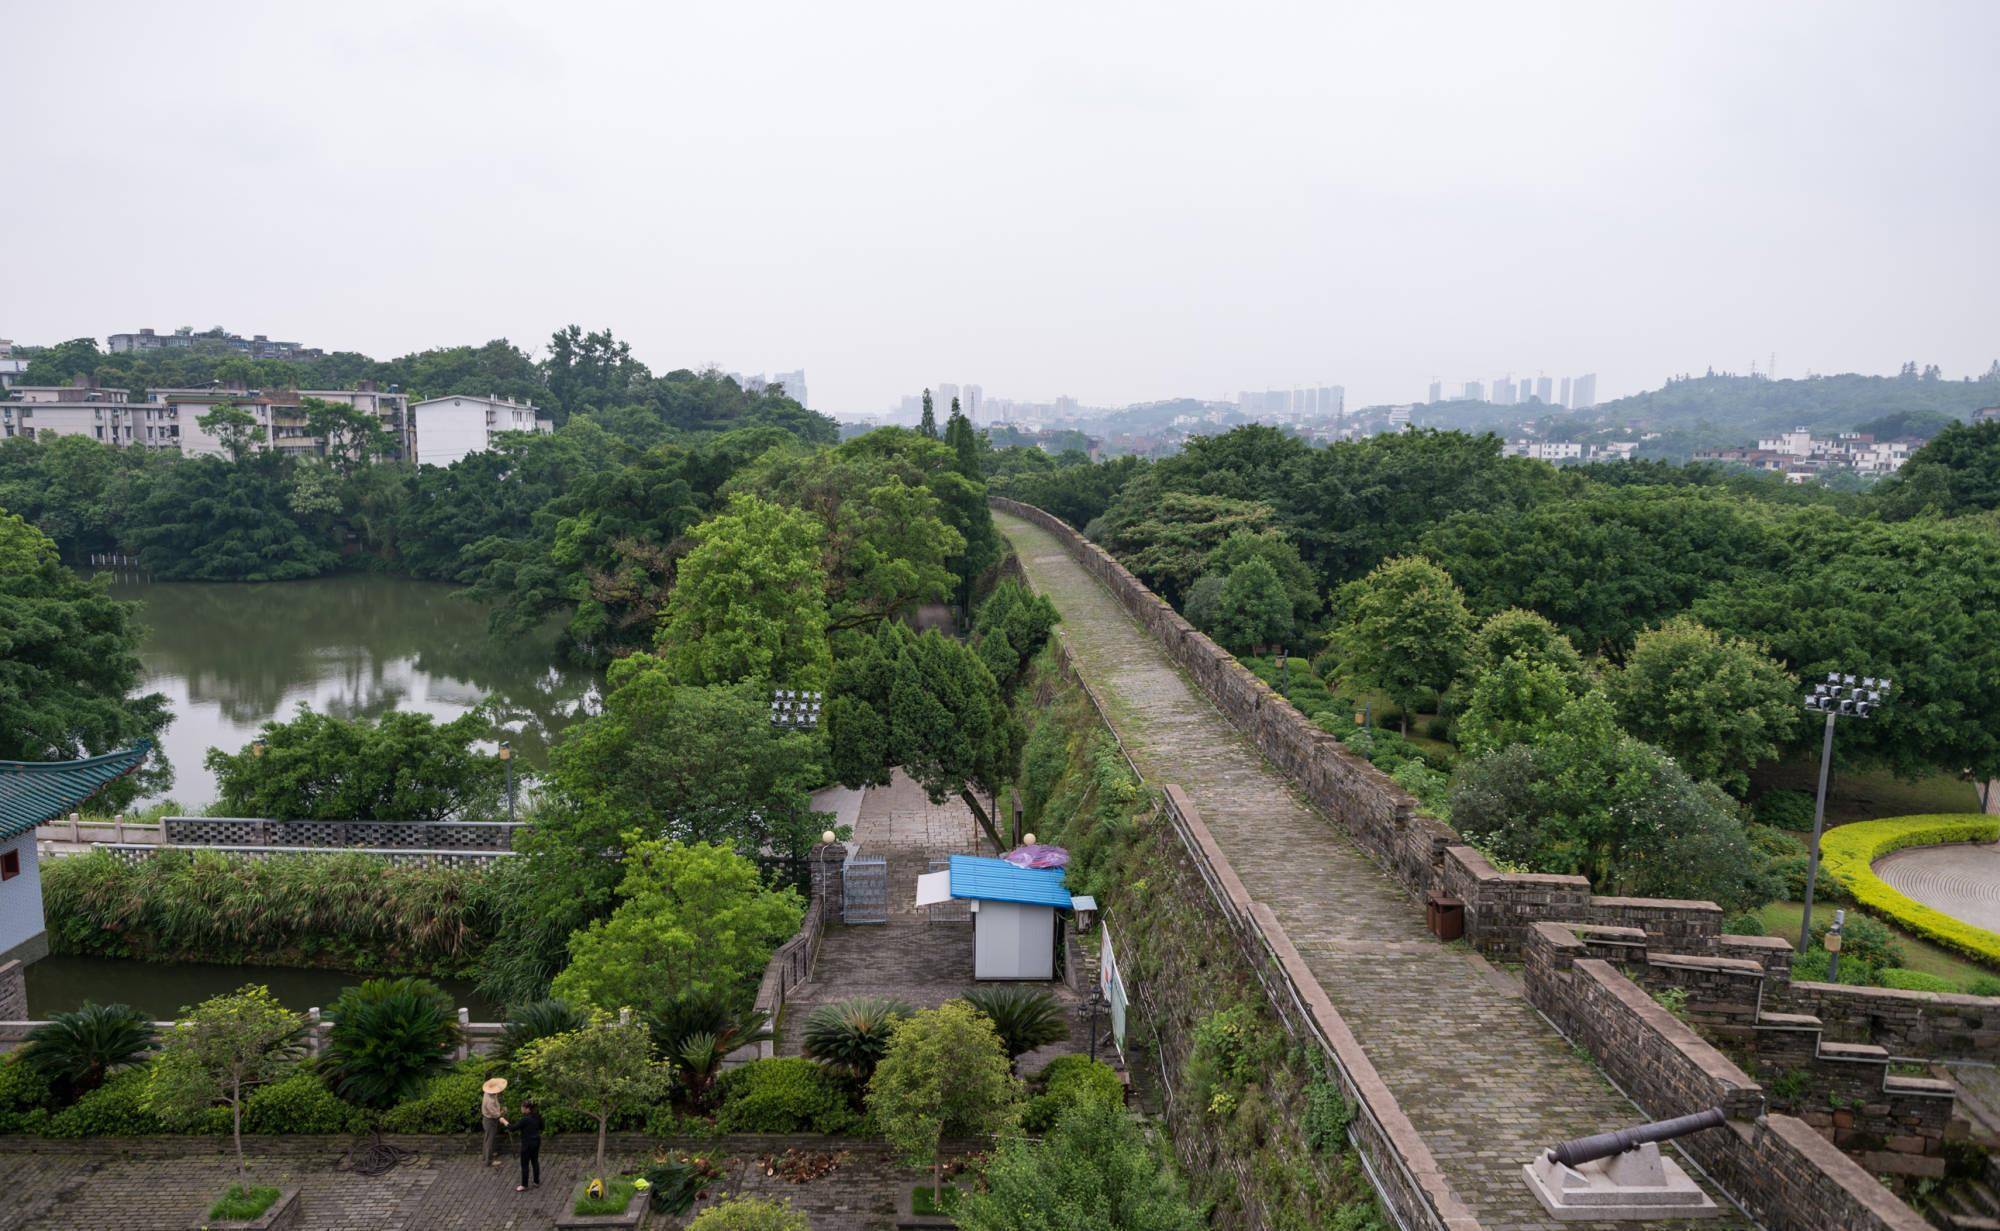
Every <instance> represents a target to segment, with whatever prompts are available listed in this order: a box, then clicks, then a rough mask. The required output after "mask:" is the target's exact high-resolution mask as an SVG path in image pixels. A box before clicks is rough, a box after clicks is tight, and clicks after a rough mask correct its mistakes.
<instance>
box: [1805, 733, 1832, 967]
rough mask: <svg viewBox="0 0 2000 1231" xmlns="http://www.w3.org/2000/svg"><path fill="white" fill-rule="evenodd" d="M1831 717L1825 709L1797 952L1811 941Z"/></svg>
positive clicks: (1824, 820)
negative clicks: (1814, 889) (1823, 734)
mask: <svg viewBox="0 0 2000 1231" xmlns="http://www.w3.org/2000/svg"><path fill="white" fill-rule="evenodd" d="M1833 719H1834V711H1833V710H1832V709H1828V710H1827V711H1826V739H1825V741H1824V742H1822V743H1821V744H1820V749H1819V798H1818V800H1817V801H1816V802H1815V803H1814V804H1813V836H1812V846H1811V847H1809V848H1808V851H1807V856H1806V909H1805V914H1804V915H1803V916H1801V917H1800V919H1799V952H1800V953H1804V952H1805V951H1806V949H1807V948H1808V946H1810V945H1811V943H1812V903H1813V886H1814V885H1815V884H1816V883H1817V882H1818V881H1819V837H1820V831H1821V830H1822V829H1824V828H1825V826H1826V776H1827V770H1828V769H1829V768H1831V767H1832V765H1833Z"/></svg>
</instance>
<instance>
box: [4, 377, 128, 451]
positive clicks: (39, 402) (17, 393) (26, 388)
mask: <svg viewBox="0 0 2000 1231" xmlns="http://www.w3.org/2000/svg"><path fill="white" fill-rule="evenodd" d="M10 392H11V393H12V394H13V400H11V401H6V402H0V439H4V438H6V437H10V436H27V437H37V436H39V437H50V436H86V437H89V438H90V439H92V440H101V441H103V442H104V443H105V444H108V445H120V446H122V445H128V444H131V443H132V425H131V420H130V417H129V415H130V409H131V408H130V406H129V405H128V399H127V395H126V392H125V390H123V389H98V388H95V387H94V386H92V385H91V384H90V383H89V381H88V380H87V379H85V378H82V377H79V378H78V383H76V384H70V385H17V386H15V387H14V388H13V389H12V390H10Z"/></svg>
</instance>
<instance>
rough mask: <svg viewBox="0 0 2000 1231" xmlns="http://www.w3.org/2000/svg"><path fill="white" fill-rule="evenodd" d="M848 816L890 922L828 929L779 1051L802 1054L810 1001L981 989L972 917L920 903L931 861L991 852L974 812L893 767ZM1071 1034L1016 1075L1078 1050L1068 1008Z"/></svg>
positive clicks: (936, 997)
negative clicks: (873, 869)
mask: <svg viewBox="0 0 2000 1231" xmlns="http://www.w3.org/2000/svg"><path fill="white" fill-rule="evenodd" d="M853 823H854V841H855V842H857V843H859V844H860V847H861V851H862V853H863V854H866V855H870V856H876V855H879V856H882V857H883V858H885V859H887V860H888V866H889V921H888V922H887V923H881V924H865V923H864V924H843V923H831V924H829V925H828V926H827V929H826V933H825V935H824V936H823V938H822V939H821V941H820V951H819V957H818V959H817V960H816V961H815V962H814V964H813V971H812V975H811V977H810V978H809V979H808V980H807V981H806V982H805V983H804V984H803V985H802V986H801V987H800V988H799V990H798V991H796V992H794V993H793V994H792V995H791V996H790V997H788V998H787V1000H786V1002H785V1012H784V1017H783V1020H781V1021H780V1022H779V1023H778V1054H779V1055H781V1056H796V1055H798V1054H799V1053H800V1038H801V1034H802V1032H803V1030H804V1027H805V1020H806V1016H807V1015H808V1014H810V1013H811V1012H812V1010H813V1008H814V1007H815V1006H818V1005H822V1004H828V1003H831V1002H833V1001H836V1000H846V999H848V998H850V997H853V996H889V997H894V998H895V999H897V1000H902V1001H905V1002H907V1003H909V1004H911V1005H913V1006H915V1007H917V1008H920V1009H928V1008H934V1007H936V1006H937V1005H940V1004H943V1003H944V1002H945V1001H947V1000H950V999H951V998H953V997H954V996H961V995H964V994H965V993H966V992H968V991H970V990H972V989H973V988H974V987H976V986H978V984H976V983H975V982H974V980H973V977H972V923H971V919H970V916H968V915H967V914H966V912H965V908H964V906H963V905H961V904H951V905H946V906H941V907H934V908H925V909H921V910H920V909H918V907H917V905H916V898H917V877H918V876H920V875H922V874H923V873H925V872H928V871H930V870H931V864H932V861H933V860H943V859H945V858H947V857H948V856H950V855H954V854H962V855H971V854H982V855H991V854H993V846H992V843H991V842H988V841H986V839H985V835H984V834H983V833H982V832H981V831H980V829H979V825H978V823H977V822H976V821H974V820H973V818H972V811H971V809H969V808H967V807H966V806H965V803H964V801H962V800H960V799H958V798H956V797H953V798H950V799H947V800H946V801H945V802H944V803H942V804H934V803H932V802H931V801H930V800H929V798H927V797H926V796H925V794H924V791H923V788H922V787H920V786H918V785H917V784H916V783H915V782H913V781H911V780H910V779H909V778H908V777H907V776H905V775H904V774H903V773H902V772H900V771H898V772H897V774H896V776H895V779H894V781H892V782H891V783H890V784H889V785H888V786H886V787H869V788H867V790H866V791H865V792H863V794H862V797H861V801H860V808H859V811H858V814H857V816H856V819H855V820H854V822H853ZM1010 986H1011V985H1010ZM1027 986H1033V987H1042V988H1046V989H1047V990H1048V991H1050V992H1052V993H1053V994H1054V995H1055V996H1056V997H1057V998H1058V999H1059V1000H1061V1001H1062V1002H1063V1003H1064V1005H1065V1006H1066V1007H1067V1008H1070V1009H1074V1007H1075V1006H1076V1005H1077V1004H1078V1003H1079V1002H1080V998H1079V997H1078V996H1077V995H1076V994H1075V993H1074V992H1072V991H1070V989H1069V988H1068V987H1066V986H1064V985H1063V984H1062V983H1060V982H1057V983H1036V984H1029V985H1027ZM1070 1036H1071V1037H1070V1038H1069V1039H1067V1040H1064V1041H1063V1042H1060V1043H1056V1044H1052V1045H1051V1046H1049V1047H1046V1048H1043V1049H1041V1050H1038V1051H1033V1052H1029V1053H1028V1054H1027V1055H1025V1056H1023V1057H1021V1064H1020V1069H1021V1072H1023V1073H1027V1074H1032V1073H1038V1072H1040V1071H1041V1067H1042V1065H1044V1064H1046V1063H1047V1062H1048V1061H1049V1060H1051V1059H1053V1058H1054V1057H1056V1056H1058V1055H1061V1054H1063V1053H1065V1052H1073V1051H1080V1050H1082V1049H1083V1047H1084V1045H1085V1043H1086V1042H1087V1039H1086V1037H1085V1028H1084V1027H1083V1026H1082V1025H1081V1024H1079V1022H1078V1020H1077V1018H1076V1017H1075V1015H1074V1013H1073V1012H1072V1013H1071V1016H1070Z"/></svg>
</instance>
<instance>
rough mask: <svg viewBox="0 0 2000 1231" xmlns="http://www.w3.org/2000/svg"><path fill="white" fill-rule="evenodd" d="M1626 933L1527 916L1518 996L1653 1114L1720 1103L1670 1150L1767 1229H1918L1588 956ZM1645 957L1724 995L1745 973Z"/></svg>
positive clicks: (1627, 982) (1734, 992)
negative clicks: (1706, 1126) (1716, 1112)
mask: <svg viewBox="0 0 2000 1231" xmlns="http://www.w3.org/2000/svg"><path fill="white" fill-rule="evenodd" d="M1628 940H1629V937H1626V936H1620V935H1618V934H1617V932H1616V930H1615V929H1614V930H1612V933H1611V934H1610V935H1608V936H1607V935H1592V933H1591V932H1590V931H1589V930H1586V931H1585V932H1584V933H1583V934H1581V935H1580V934H1579V933H1578V932H1576V931H1573V930H1571V929H1570V928H1567V927H1564V926H1562V925H1560V924H1553V923H1540V924H1536V925H1535V926H1534V927H1533V928H1531V929H1530V930H1529V935H1528V945H1527V951H1526V955H1525V956H1526V958H1527V963H1526V968H1525V970H1524V972H1523V973H1524V980H1525V983H1526V987H1527V993H1528V999H1529V1000H1530V1001H1531V1002H1532V1003H1533V1004H1534V1005H1535V1007H1536V1008H1538V1009H1540V1010H1541V1011H1542V1012H1543V1013H1545V1014H1547V1015H1548V1017H1549V1019H1550V1020H1551V1021H1553V1022H1555V1023H1556V1026H1557V1027H1558V1028H1559V1029H1561V1030H1562V1032H1563V1033H1564V1034H1566V1035H1568V1036H1569V1038H1570V1039H1571V1040H1572V1041H1573V1042H1575V1043H1577V1044H1578V1045H1580V1046H1582V1047H1584V1048H1586V1049H1588V1050H1589V1051H1590V1053H1591V1055H1592V1056H1593V1057H1594V1058H1595V1059H1596V1060H1597V1063H1598V1064H1599V1065H1601V1066H1602V1067H1603V1069H1604V1071H1605V1073H1606V1074H1607V1075H1609V1076H1610V1078H1611V1079H1612V1080H1613V1081H1615V1082H1617V1083H1618V1085H1619V1086H1620V1087H1621V1088H1622V1089H1623V1090H1624V1091H1625V1092H1626V1093H1627V1094H1629V1095H1630V1096H1631V1097H1632V1099H1633V1101H1634V1102H1636V1103H1638V1104H1639V1106H1640V1107H1641V1108H1643V1109H1644V1110H1645V1112H1646V1114H1648V1115H1650V1116H1654V1117H1656V1118H1662V1119H1664V1118H1665V1117H1668V1116H1678V1115H1685V1114H1687V1113H1689V1112H1692V1111H1698V1110H1700V1109H1702V1108H1704V1107H1721V1108H1722V1109H1723V1110H1724V1112H1725V1113H1726V1114H1727V1115H1728V1116H1729V1117H1730V1122H1729V1124H1728V1125H1726V1126H1725V1127H1724V1128H1723V1129H1719V1130H1709V1131H1706V1132H1701V1133H1695V1134H1692V1135H1690V1136H1688V1137H1686V1138H1684V1139H1682V1140H1681V1142H1680V1143H1679V1144H1680V1147H1681V1148H1682V1149H1683V1150H1685V1151H1686V1152H1687V1153H1688V1154H1689V1155H1690V1156H1691V1157H1692V1158H1694V1160H1695V1161H1696V1162H1697V1163H1699V1164H1700V1165H1701V1166H1702V1168H1703V1169H1704V1170H1706V1171H1707V1172H1708V1173H1709V1175H1711V1176H1713V1177H1714V1178H1715V1180H1716V1182H1717V1183H1718V1184H1720V1185H1722V1187H1723V1188H1724V1189H1725V1190H1727V1191H1728V1192H1729V1193H1730V1194H1731V1195H1732V1196H1734V1197H1735V1198H1736V1199H1737V1200H1738V1201H1741V1202H1742V1203H1743V1204H1744V1205H1745V1206H1746V1207H1748V1208H1749V1210H1750V1211H1751V1213H1752V1214H1754V1215H1755V1216H1756V1217H1757V1219H1758V1220H1759V1221H1760V1222H1762V1223H1763V1224H1764V1225H1765V1226H1766V1227H1768V1228H1770V1231H1824V1229H1825V1228H1830V1227H1839V1228H1842V1229H1843V1231H1919V1229H1920V1228H1923V1227H1925V1226H1928V1224H1927V1223H1926V1222H1925V1221H1924V1220H1923V1218H1921V1217H1920V1216H1919V1215H1918V1214H1917V1213H1916V1212H1915V1211H1914V1210H1912V1209H1910V1208H1909V1207H1908V1206H1907V1205H1905V1204H1903V1202H1902V1201H1900V1200H1898V1199H1897V1198H1896V1196H1895V1195H1894V1194H1893V1193H1891V1192H1889V1190H1888V1189H1886V1188H1884V1187H1883V1186H1882V1185H1881V1183H1880V1182H1878V1181H1877V1180H1876V1179H1875V1177H1874V1176H1872V1175H1870V1174H1869V1173H1868V1171H1866V1170H1864V1169H1863V1168H1862V1167H1861V1166H1860V1164H1858V1163H1856V1162H1855V1161H1854V1160H1853V1159H1851V1158H1849V1157H1848V1156H1847V1155H1845V1154H1843V1153H1841V1151H1840V1150H1839V1149H1838V1148H1837V1147H1835V1146H1834V1145H1833V1143H1831V1142H1830V1141H1828V1140H1827V1139H1826V1138H1825V1137H1823V1136H1821V1135H1820V1133H1819V1132H1818V1131H1817V1130H1816V1129H1814V1128H1813V1127H1812V1126H1810V1125H1808V1124H1806V1123H1805V1122H1804V1121H1802V1120H1798V1119H1795V1118H1793V1117H1791V1116H1786V1115H1776V1114H1767V1113H1766V1111H1765V1091H1764V1088H1763V1087H1762V1086H1761V1085H1760V1084H1758V1083H1757V1082H1756V1081H1754V1080H1753V1079H1752V1078H1751V1077H1750V1076H1749V1075H1748V1074H1746V1073H1745V1072H1743V1070H1742V1069H1740V1068H1738V1067H1737V1066H1736V1064H1735V1063H1734V1062H1733V1061H1731V1060H1730V1059H1729V1058H1728V1057H1727V1056H1724V1055H1723V1054H1722V1053H1721V1052H1719V1051H1717V1050H1716V1049H1715V1048H1714V1047H1713V1046H1711V1045H1710V1044H1709V1043H1708V1042H1707V1041H1705V1040H1704V1039H1702V1038H1701V1037H1700V1036H1699V1035H1697V1034H1696V1033H1695V1032H1694V1031H1693V1030H1692V1029H1690V1028H1689V1027H1688V1025H1687V1024H1686V1023H1683V1022H1681V1021H1680V1020H1678V1019H1677V1018H1675V1017H1674V1016H1673V1014H1671V1013H1669V1012H1667V1010H1666V1009H1664V1008H1662V1007H1661V1006H1660V1005H1659V1004H1658V1003H1657V1002H1656V1001H1654V1000H1653V998H1652V997H1651V996H1650V995H1648V994H1647V993H1646V992H1645V991H1644V990H1642V989H1641V988H1640V987H1639V986H1638V985H1637V984H1636V983H1634V982H1633V981H1632V980H1631V979H1629V978H1627V977H1626V976H1625V975H1624V974H1623V973H1622V972H1621V971H1620V970H1619V969H1618V968H1617V967H1616V966H1614V965H1613V964H1612V962H1611V961H1610V960H1607V959H1606V958H1603V957H1593V956H1591V955H1592V953H1593V952H1603V951H1608V950H1610V949H1611V948H1612V947H1613V946H1618V945H1623V944H1625V943H1626V942H1627V941H1628ZM1642 956H1643V955H1642ZM1654 964H1657V965H1659V966H1660V968H1661V969H1662V971H1663V972H1664V973H1663V976H1662V977H1663V978H1665V979H1667V980H1669V985H1671V986H1681V987H1689V988H1697V989H1707V990H1709V991H1711V992H1713V993H1715V994H1718V995H1720V996H1724V997H1729V998H1735V997H1737V996H1740V995H1741V994H1742V992H1743V982H1742V978H1743V976H1744V975H1745V974H1747V971H1745V970H1744V969H1743V968H1742V967H1740V966H1737V965H1735V964H1734V963H1733V960H1732V959H1709V958H1702V959H1699V960H1696V961H1688V960H1686V959H1682V960H1680V961H1675V960H1674V959H1672V958H1668V957H1664V955H1663V957H1662V958H1660V959H1655V962H1654V963H1649V965H1654ZM1692 1000H1693V996H1692V993H1691V994H1690V1003H1692ZM1878 1097H1880V1096H1879V1095H1878Z"/></svg>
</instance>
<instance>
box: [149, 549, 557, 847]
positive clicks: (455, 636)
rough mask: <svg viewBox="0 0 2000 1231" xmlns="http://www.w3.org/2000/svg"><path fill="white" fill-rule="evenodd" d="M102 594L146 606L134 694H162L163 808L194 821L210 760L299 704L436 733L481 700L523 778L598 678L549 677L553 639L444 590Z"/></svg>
mask: <svg viewBox="0 0 2000 1231" xmlns="http://www.w3.org/2000/svg"><path fill="white" fill-rule="evenodd" d="M111 593H112V594H113V595H114V596H116V597H118V598H122V599H130V600H136V601H138V602H140V603H143V604H144V609H143V611H142V613H141V619H142V620H143V621H144V622H145V624H146V626H147V630H148V631H147V637H146V642H145V647H144V649H143V650H142V651H141V655H140V656H141V658H142V659H143V661H144V663H145V667H146V682H145V685H144V688H145V690H146V691H148V692H160V693H165V694H166V696H167V700H168V703H169V707H170V708H171V709H172V710H173V713H174V721H173V725H172V726H170V727H168V728H167V731H166V735H165V736H164V738H163V739H162V741H161V742H162V744H163V745H164V748H163V750H164V751H165V753H166V754H167V757H168V758H169V759H170V760H171V761H172V763H173V768H174V786H173V788H172V789H171V790H170V791H168V792H167V797H168V798H171V799H173V800H176V801H177V802H179V803H180V804H181V805H183V806H184V807H187V808H190V809H196V808H202V807H206V806H207V805H208V804H210V803H212V802H213V801H214V800H215V797H216V786H215V779H214V777H213V776H212V775H210V774H209V772H208V770H207V769H205V768H203V766H202V758H203V756H204V755H205V754H206V752H207V751H208V749H209V748H211V747H216V748H224V749H228V750H230V751H232V752H233V751H235V750H236V749H238V748H241V747H242V746H243V745H244V744H246V743H248V742H250V740H251V738H252V737H254V736H255V734H256V732H257V728H258V727H259V726H261V725H262V724H263V723H264V722H265V721H266V720H268V719H270V718H273V717H288V716H289V715H290V714H291V713H292V712H293V711H294V710H295V709H296V708H297V706H298V704H299V703H300V702H302V701H303V702H308V703H310V704H311V705H312V707H313V708H314V709H316V710H320V711H322V712H324V713H328V714H334V715H337V716H339V717H342V718H375V717H379V716H380V715H381V714H383V713H385V712H386V711H388V710H391V709H405V710H418V711H422V712H424V713H427V714H432V715H435V716H436V717H437V718H439V719H441V720H448V719H452V718H456V717H458V716H459V715H460V714H463V713H465V712H466V711H467V710H469V709H471V708H472V707H474V706H476V705H478V704H480V703H481V702H482V701H485V702H488V703H490V704H491V705H492V707H493V710H494V712H495V714H496V716H497V717H498V719H499V721H500V722H501V723H502V724H503V725H504V726H505V727H506V728H507V729H508V731H510V732H511V733H512V734H511V736H510V738H511V739H512V740H513V744H514V747H515V749H516V750H517V752H518V753H519V755H520V757H521V760H522V762H523V763H524V764H525V765H527V766H539V765H541V764H543V763H544V759H545V755H546V752H547V747H548V741H549V740H550V739H551V738H552V737H553V736H554V735H555V733H556V732H557V731H559V730H561V729H562V728H563V726H565V725H567V724H568V723H569V722H570V721H571V720H572V719H574V718H575V717H576V716H577V715H578V714H579V713H580V712H582V709H583V707H585V706H586V705H589V704H591V703H593V702H594V700H595V696H596V684H597V676H596V673H595V672H592V671H589V670H587V669H580V668H574V667H568V666H561V665H555V664H557V662H558V660H557V658H556V653H555V636H554V633H553V632H552V631H551V632H549V633H546V634H543V635H528V636H510V637H494V636H491V635H489V634H488V632H487V631H486V608H485V607H484V606H482V605H480V604H477V603H472V602H468V601H466V600H465V599H463V598H460V597H458V591H457V590H455V589H454V588H453V587H451V586H446V585H441V584H438V583H434V582H425V581H412V580H410V579H408V578H401V577H381V576H374V575H369V574H350V575H342V576H337V577H322V578H317V579H315V580H312V581H288V582H257V583H240V584H203V583H197V582H154V581H142V580H138V579H135V578H133V577H130V576H128V575H120V576H115V577H114V578H113V580H112V583H111Z"/></svg>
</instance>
